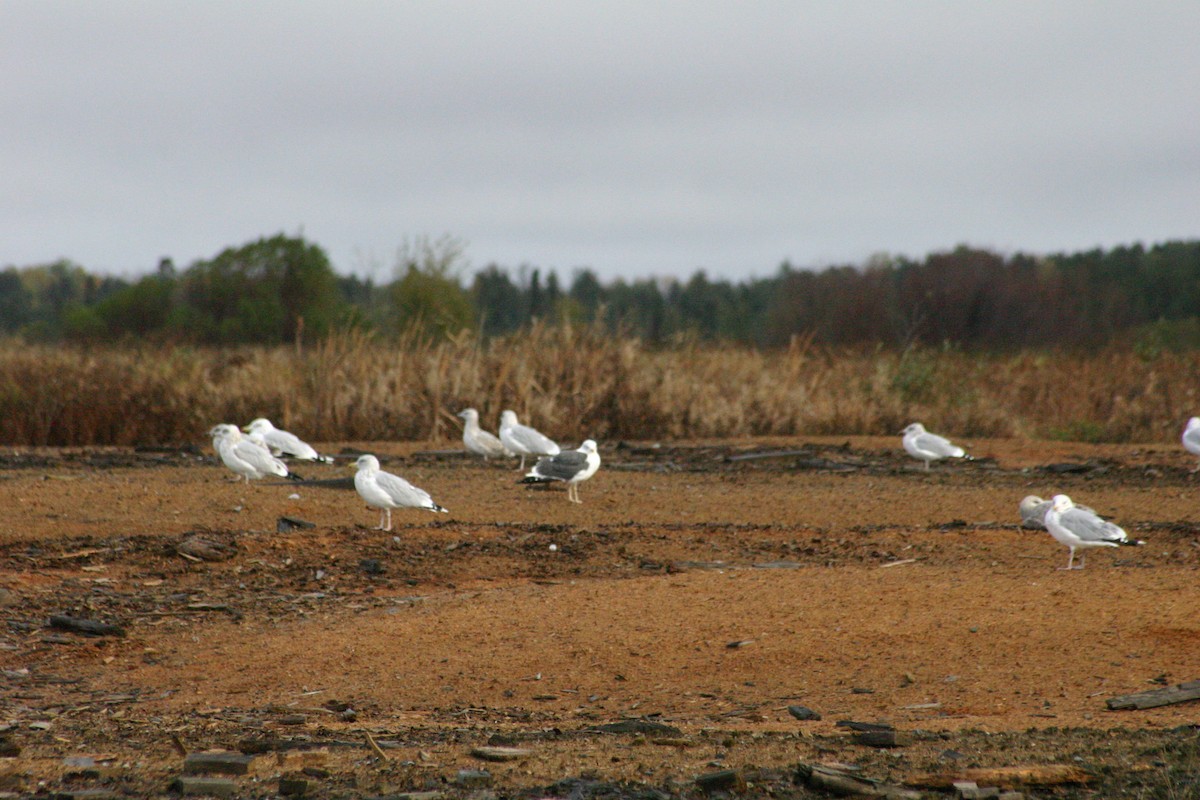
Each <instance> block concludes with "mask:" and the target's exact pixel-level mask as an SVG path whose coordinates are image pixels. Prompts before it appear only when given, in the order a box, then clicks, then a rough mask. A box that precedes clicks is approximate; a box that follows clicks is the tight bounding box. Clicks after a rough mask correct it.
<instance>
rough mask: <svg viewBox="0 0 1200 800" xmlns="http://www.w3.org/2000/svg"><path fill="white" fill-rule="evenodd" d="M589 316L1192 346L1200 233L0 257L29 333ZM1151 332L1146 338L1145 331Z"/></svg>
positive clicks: (859, 336)
mask: <svg viewBox="0 0 1200 800" xmlns="http://www.w3.org/2000/svg"><path fill="white" fill-rule="evenodd" d="M536 321H540V322H543V323H551V324H555V323H562V322H570V323H573V324H598V325H602V326H604V327H605V328H607V329H608V330H611V331H613V332H619V333H621V334H623V335H631V336H637V337H640V338H641V339H642V340H644V341H646V342H648V343H651V344H666V343H670V342H673V341H679V340H691V341H703V342H721V341H728V342H736V343H740V344H744V345H751V346H757V347H763V348H772V347H780V346H786V345H787V344H788V343H789V342H790V341H792V340H793V339H795V338H796V337H805V338H811V339H812V340H814V341H816V342H820V343H824V344H829V345H862V344H883V345H886V346H897V347H905V346H909V345H913V344H937V345H942V344H945V343H950V344H953V345H956V346H962V347H967V348H986V349H1005V348H1020V347H1028V346H1044V345H1055V344H1056V345H1092V344H1099V343H1103V342H1107V341H1111V340H1112V339H1113V338H1114V337H1118V336H1121V335H1126V334H1129V333H1130V332H1136V333H1137V335H1138V336H1141V337H1142V339H1143V340H1144V341H1146V342H1149V343H1150V346H1163V347H1193V346H1200V241H1171V242H1166V243H1162V244H1156V245H1153V246H1150V247H1144V246H1142V245H1141V244H1134V245H1130V246H1124V247H1117V248H1113V249H1111V250H1103V249H1094V250H1089V251H1086V252H1080V253H1069V254H1053V255H1044V256H1035V255H1027V254H1022V253H1017V254H1015V255H1009V256H1005V255H1001V254H998V253H995V252H992V251H989V250H985V249H977V248H971V247H965V246H962V247H958V248H957V249H955V250H952V251H949V252H941V253H933V254H930V255H928V256H926V257H925V258H924V259H921V260H912V259H908V258H904V257H884V256H880V257H876V258H873V259H871V260H870V262H868V263H867V264H864V265H847V266H835V267H829V268H826V269H822V270H807V269H799V268H796V267H794V266H792V265H791V264H788V263H786V262H785V263H784V264H782V265H781V266H780V267H779V268H778V270H777V271H776V273H775V274H774V275H772V276H770V277H766V278H754V279H748V280H745V281H741V282H737V283H733V282H730V281H727V280H713V279H710V278H709V277H708V276H707V275H706V274H705V273H704V272H703V271H700V272H696V273H695V274H693V275H692V276H691V277H690V278H689V279H687V280H686V281H677V280H665V281H664V280H653V279H642V280H634V281H628V282H627V281H625V280H616V281H612V282H609V283H601V281H600V280H599V279H598V278H597V276H596V274H595V273H594V272H592V271H591V270H588V269H580V270H576V271H574V272H573V274H572V275H571V276H570V280H569V282H566V283H564V282H563V280H562V279H561V278H560V277H559V275H558V274H557V273H556V272H554V271H543V270H541V269H538V268H536V267H529V266H521V267H518V268H516V269H515V270H514V269H506V268H504V267H501V266H498V265H494V264H493V265H489V266H487V267H485V268H483V269H482V270H478V271H476V272H474V273H473V274H471V275H468V274H467V268H466V266H465V259H464V258H463V247H462V245H461V243H460V242H458V241H457V240H455V239H453V238H451V237H443V238H441V239H438V240H430V239H427V238H419V239H417V240H416V241H413V242H406V243H405V244H404V245H402V246H401V247H400V248H399V252H398V255H397V259H396V263H395V265H394V271H393V275H392V276H391V278H390V279H389V280H387V281H386V282H381V283H377V282H376V281H375V279H374V278H372V277H366V278H363V277H360V276H357V275H350V276H346V275H339V274H338V273H336V272H335V271H334V269H333V266H332V264H331V263H330V260H329V258H328V256H327V255H326V254H325V252H324V251H323V250H322V249H321V248H320V247H319V246H318V245H315V244H312V243H310V242H306V241H304V239H302V238H298V237H289V236H285V235H282V234H281V235H277V236H274V237H270V238H264V239H260V240H258V241H255V242H251V243H248V244H246V245H243V246H241V247H236V248H229V249H227V250H224V251H223V252H221V253H219V254H218V255H216V256H215V257H213V258H211V259H206V260H200V261H197V262H195V263H193V264H191V265H190V266H188V267H186V268H183V269H178V268H176V266H175V265H174V264H173V263H172V262H171V261H170V260H167V259H164V260H163V261H162V263H160V264H159V267H158V269H157V271H156V272H154V273H153V274H150V275H146V276H144V277H142V278H139V279H136V280H132V281H131V280H126V279H122V278H115V277H100V276H97V275H93V274H91V273H89V272H87V271H86V270H85V269H84V268H83V267H82V266H80V265H77V264H74V263H72V262H70V261H59V262H55V263H53V264H49V265H38V266H32V267H23V268H17V267H8V268H6V269H3V270H0V334H7V335H17V336H20V337H22V338H25V339H27V340H30V341H82V342H88V341H121V340H126V339H128V340H140V341H161V342H181V343H191V344H202V345H222V344H242V343H254V344H279V343H293V342H301V341H306V340H316V339H319V338H321V337H324V336H325V335H327V334H328V333H330V332H331V331H334V330H337V329H344V328H361V329H370V330H374V331H377V332H380V333H382V334H385V335H388V334H401V333H413V332H416V333H418V334H421V335H428V336H434V337H437V336H457V335H459V333H460V332H461V331H464V330H466V331H476V332H478V333H479V334H480V335H483V336H499V335H504V334H509V333H513V332H516V331H519V330H521V329H522V328H524V327H527V326H529V325H531V324H533V323H534V322H536ZM1147 337H1148V338H1147Z"/></svg>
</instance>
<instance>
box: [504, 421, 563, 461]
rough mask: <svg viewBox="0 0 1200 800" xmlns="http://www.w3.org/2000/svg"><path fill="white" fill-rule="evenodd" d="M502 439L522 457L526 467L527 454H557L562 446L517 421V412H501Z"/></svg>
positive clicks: (505, 444) (511, 449)
mask: <svg viewBox="0 0 1200 800" xmlns="http://www.w3.org/2000/svg"><path fill="white" fill-rule="evenodd" d="M500 441H501V442H503V443H504V446H505V447H507V448H508V449H509V451H511V452H512V453H515V454H516V455H519V456H520V457H521V466H519V467H518V468H517V469H525V456H556V455H558V454H559V453H561V452H562V448H560V447H559V446H558V445H556V444H555V443H554V442H553V441H552V440H551V439H550V438H549V437H547V436H545V435H543V434H541V433H539V432H538V431H536V430H534V429H533V428H530V427H529V426H528V425H521V424H520V423H518V422H517V412H515V411H507V410H506V411H502V412H500Z"/></svg>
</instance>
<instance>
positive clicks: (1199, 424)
mask: <svg viewBox="0 0 1200 800" xmlns="http://www.w3.org/2000/svg"><path fill="white" fill-rule="evenodd" d="M1183 449H1184V450H1187V451H1188V452H1189V453H1191V454H1192V455H1194V456H1200V417H1192V418H1191V419H1189V420H1188V421H1187V427H1185V428H1184V429H1183ZM1196 470H1200V464H1197V465H1196V466H1195V467H1194V468H1193V469H1192V472H1195V471H1196Z"/></svg>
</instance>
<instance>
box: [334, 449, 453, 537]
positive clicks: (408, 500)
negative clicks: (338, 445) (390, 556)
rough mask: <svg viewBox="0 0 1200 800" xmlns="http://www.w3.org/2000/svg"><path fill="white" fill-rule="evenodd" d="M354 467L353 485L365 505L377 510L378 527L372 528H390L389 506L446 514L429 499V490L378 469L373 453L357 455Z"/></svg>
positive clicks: (390, 510)
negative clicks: (355, 469)
mask: <svg viewBox="0 0 1200 800" xmlns="http://www.w3.org/2000/svg"><path fill="white" fill-rule="evenodd" d="M354 466H356V467H357V468H358V472H356V473H354V488H355V489H357V490H358V494H359V496H360V497H362V499H363V500H366V501H367V505H368V506H370V507H371V508H378V509H379V510H380V514H379V527H378V528H376V529H375V530H379V531H390V530H391V529H392V509H393V508H424V509H428V510H429V511H440V512H442V513H443V514H444V513H447V512H446V509H444V508H442V507H441V506H439V505H438V504H437V503H435V502H433V498H432V497H430V496H429V492H427V491H425V490H424V489H418V488H417V487H416V486H413V485H412V484H411V483H409V482H408V481H406V480H404V478H401V477H400V476H399V475H393V474H392V473H390V472H384V471H383V470H381V469H380V468H379V459H378V458H376V457H375V456H372V455H365V456H359V457H358V460H357V461H355V462H354Z"/></svg>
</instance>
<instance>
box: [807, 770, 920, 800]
mask: <svg viewBox="0 0 1200 800" xmlns="http://www.w3.org/2000/svg"><path fill="white" fill-rule="evenodd" d="M796 771H797V772H798V773H799V775H800V777H801V778H803V779H804V782H805V783H806V784H808V785H809V786H811V787H812V788H814V789H818V790H820V791H823V792H829V793H830V794H836V795H841V796H843V797H883V798H891V800H920V798H921V793H920V792H915V791H913V790H911V789H905V788H903V787H901V786H894V785H891V784H887V783H880V782H879V781H875V780H869V779H867V778H859V777H856V776H854V775H850V774H849V773H846V772H843V771H842V770H840V769H834V768H833V767H828V766H825V765H823V764H804V763H801V764H797V765H796Z"/></svg>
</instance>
